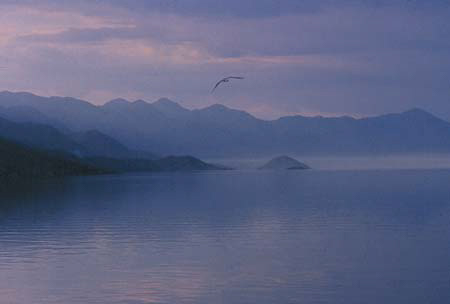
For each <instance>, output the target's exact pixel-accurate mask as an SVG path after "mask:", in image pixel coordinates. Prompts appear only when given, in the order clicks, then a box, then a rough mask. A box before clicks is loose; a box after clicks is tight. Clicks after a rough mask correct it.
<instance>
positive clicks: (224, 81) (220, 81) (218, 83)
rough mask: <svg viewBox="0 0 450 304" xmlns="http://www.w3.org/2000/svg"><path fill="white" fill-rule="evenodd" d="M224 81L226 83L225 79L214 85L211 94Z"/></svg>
mask: <svg viewBox="0 0 450 304" xmlns="http://www.w3.org/2000/svg"><path fill="white" fill-rule="evenodd" d="M225 81H226V78H224V79H221V80H220V81H219V82H218V83H216V85H215V86H214V88H213V89H212V90H211V93H212V92H214V90H215V89H216V88H217V87H218V86H219V85H220V84H221V83H222V82H225Z"/></svg>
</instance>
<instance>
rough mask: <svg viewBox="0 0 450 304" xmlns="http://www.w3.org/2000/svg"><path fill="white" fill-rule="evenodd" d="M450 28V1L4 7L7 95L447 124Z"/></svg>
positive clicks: (1, 55) (0, 47) (2, 82)
mask: <svg viewBox="0 0 450 304" xmlns="http://www.w3.org/2000/svg"><path fill="white" fill-rule="evenodd" d="M449 20H450V5H449V2H448V1H413V0H409V1H408V0H405V1H298V0H294V1H275V0H257V1H256V0H255V1H250V0H248V1H243V0H227V1H206V0H196V1H195V0H183V1H181V0H179V1H176V0H165V1H163V0H160V1H138V0H132V1H118V0H117V1H115V0H111V1H32V0H29V1H2V2H1V4H0V66H3V67H5V68H4V69H1V70H0V90H11V91H30V92H34V93H36V94H42V95H65V96H74V97H79V98H83V99H87V100H89V101H91V102H94V103H97V104H101V103H104V102H105V101H107V100H109V99H112V98H116V97H125V98H128V99H138V98H142V99H145V100H149V101H151V100H154V99H157V98H159V97H169V98H172V99H174V100H176V101H179V102H180V103H181V104H183V105H184V106H187V107H201V106H206V105H209V104H212V103H223V104H225V105H227V106H231V107H236V108H241V109H245V110H248V111H250V112H252V113H254V114H255V115H256V116H259V117H277V116H279V115H284V114H294V113H303V114H313V115H314V114H324V115H341V114H350V115H372V114H380V113H386V112H392V111H403V110H406V109H408V108H412V107H421V108H424V109H426V110H429V111H431V112H433V113H435V114H437V115H438V116H441V117H443V118H446V119H450V39H449V37H450V21H449ZM228 75H240V76H245V77H246V79H245V80H243V81H235V82H233V83H230V84H227V85H226V86H223V87H220V88H219V89H218V90H217V91H216V92H215V93H214V95H211V94H210V93H209V92H210V89H211V87H212V86H213V84H214V82H215V81H216V80H217V79H219V78H221V77H223V76H228Z"/></svg>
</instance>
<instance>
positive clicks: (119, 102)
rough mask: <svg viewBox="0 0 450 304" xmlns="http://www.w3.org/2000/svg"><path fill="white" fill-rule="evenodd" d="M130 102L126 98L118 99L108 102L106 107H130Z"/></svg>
mask: <svg viewBox="0 0 450 304" xmlns="http://www.w3.org/2000/svg"><path fill="white" fill-rule="evenodd" d="M129 103H130V102H129V101H128V100H126V99H124V98H116V99H113V100H110V101H108V102H107V103H105V104H104V106H118V105H128V104H129Z"/></svg>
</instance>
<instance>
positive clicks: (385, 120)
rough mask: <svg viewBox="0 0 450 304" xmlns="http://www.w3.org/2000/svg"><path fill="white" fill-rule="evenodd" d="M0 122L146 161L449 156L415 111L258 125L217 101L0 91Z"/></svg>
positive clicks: (447, 138) (449, 132)
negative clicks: (199, 103)
mask: <svg viewBox="0 0 450 304" xmlns="http://www.w3.org/2000/svg"><path fill="white" fill-rule="evenodd" d="M0 117H3V118H5V119H9V120H12V121H14V123H19V124H38V125H40V126H41V127H43V125H45V126H46V127H47V128H52V129H47V130H46V132H48V133H52V134H53V135H52V136H55V137H56V135H55V134H56V131H57V132H59V133H61V134H63V135H65V136H68V137H69V138H70V140H71V143H64V144H63V143H61V144H62V145H64V146H69V150H70V149H72V151H73V150H74V149H75V150H77V149H78V150H79V151H81V152H80V153H82V154H83V153H84V155H89V156H92V155H95V154H104V153H105V151H97V152H96V151H93V150H95V143H96V142H97V138H103V140H104V141H105V145H100V146H103V147H104V146H107V145H106V142H109V144H111V146H112V147H114V149H106V150H108V151H110V150H111V151H115V152H114V153H118V154H127V153H131V154H133V153H138V154H139V153H150V154H149V155H147V156H148V157H149V158H150V157H151V155H169V154H190V155H196V156H200V157H231V156H233V157H236V156H251V157H254V156H268V155H274V154H287V153H293V154H297V155H301V154H303V155H317V154H329V155H336V154H353V155H355V154H393V153H417V152H436V153H445V152H450V123H449V122H447V121H445V120H442V119H440V118H438V117H436V116H434V115H432V114H430V113H428V112H426V111H424V110H421V109H411V110H408V111H405V112H402V113H394V114H386V115H381V116H374V117H367V118H353V117H349V116H343V117H332V118H330V117H321V116H316V117H306V116H301V115H295V116H286V117H281V118H279V119H275V120H262V119H258V118H256V117H254V116H252V115H250V114H249V113H247V112H245V111H240V110H235V109H231V108H228V107H226V106H224V105H219V104H216V105H212V106H209V107H206V108H202V109H194V110H190V109H186V108H184V107H182V106H181V105H179V104H178V103H176V102H173V101H171V100H169V99H167V98H162V99H159V100H157V101H155V102H147V101H144V100H136V101H132V102H131V101H127V100H125V99H114V100H111V101H109V102H107V103H106V104H104V105H101V106H97V105H93V104H91V103H89V102H87V101H84V100H80V99H75V98H70V97H41V96H37V95H33V94H31V93H13V92H8V91H5V92H1V93H0ZM2 128H3V127H2ZM6 133H7V132H6ZM0 135H1V134H0ZM49 136H50V134H49ZM86 143H89V144H86ZM80 146H83V147H84V149H81V148H80ZM88 147H90V148H88ZM53 148H58V147H53ZM130 151H131V152H130ZM136 151H140V152H136ZM142 151H149V152H142ZM153 153H154V154H153ZM103 156H108V157H111V156H113V157H117V156H118V155H103Z"/></svg>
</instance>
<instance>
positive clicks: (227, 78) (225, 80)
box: [211, 76, 244, 93]
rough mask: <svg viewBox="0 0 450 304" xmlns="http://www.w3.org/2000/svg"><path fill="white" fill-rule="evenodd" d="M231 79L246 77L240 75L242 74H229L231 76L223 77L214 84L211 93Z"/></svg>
mask: <svg viewBox="0 0 450 304" xmlns="http://www.w3.org/2000/svg"><path fill="white" fill-rule="evenodd" d="M230 79H244V77H240V76H229V77H225V78H223V79H221V80H220V81H219V82H218V83H216V85H215V86H214V88H213V89H212V90H211V93H212V92H214V90H215V89H216V88H217V87H218V86H219V85H220V84H221V83H223V82H229V81H230Z"/></svg>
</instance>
